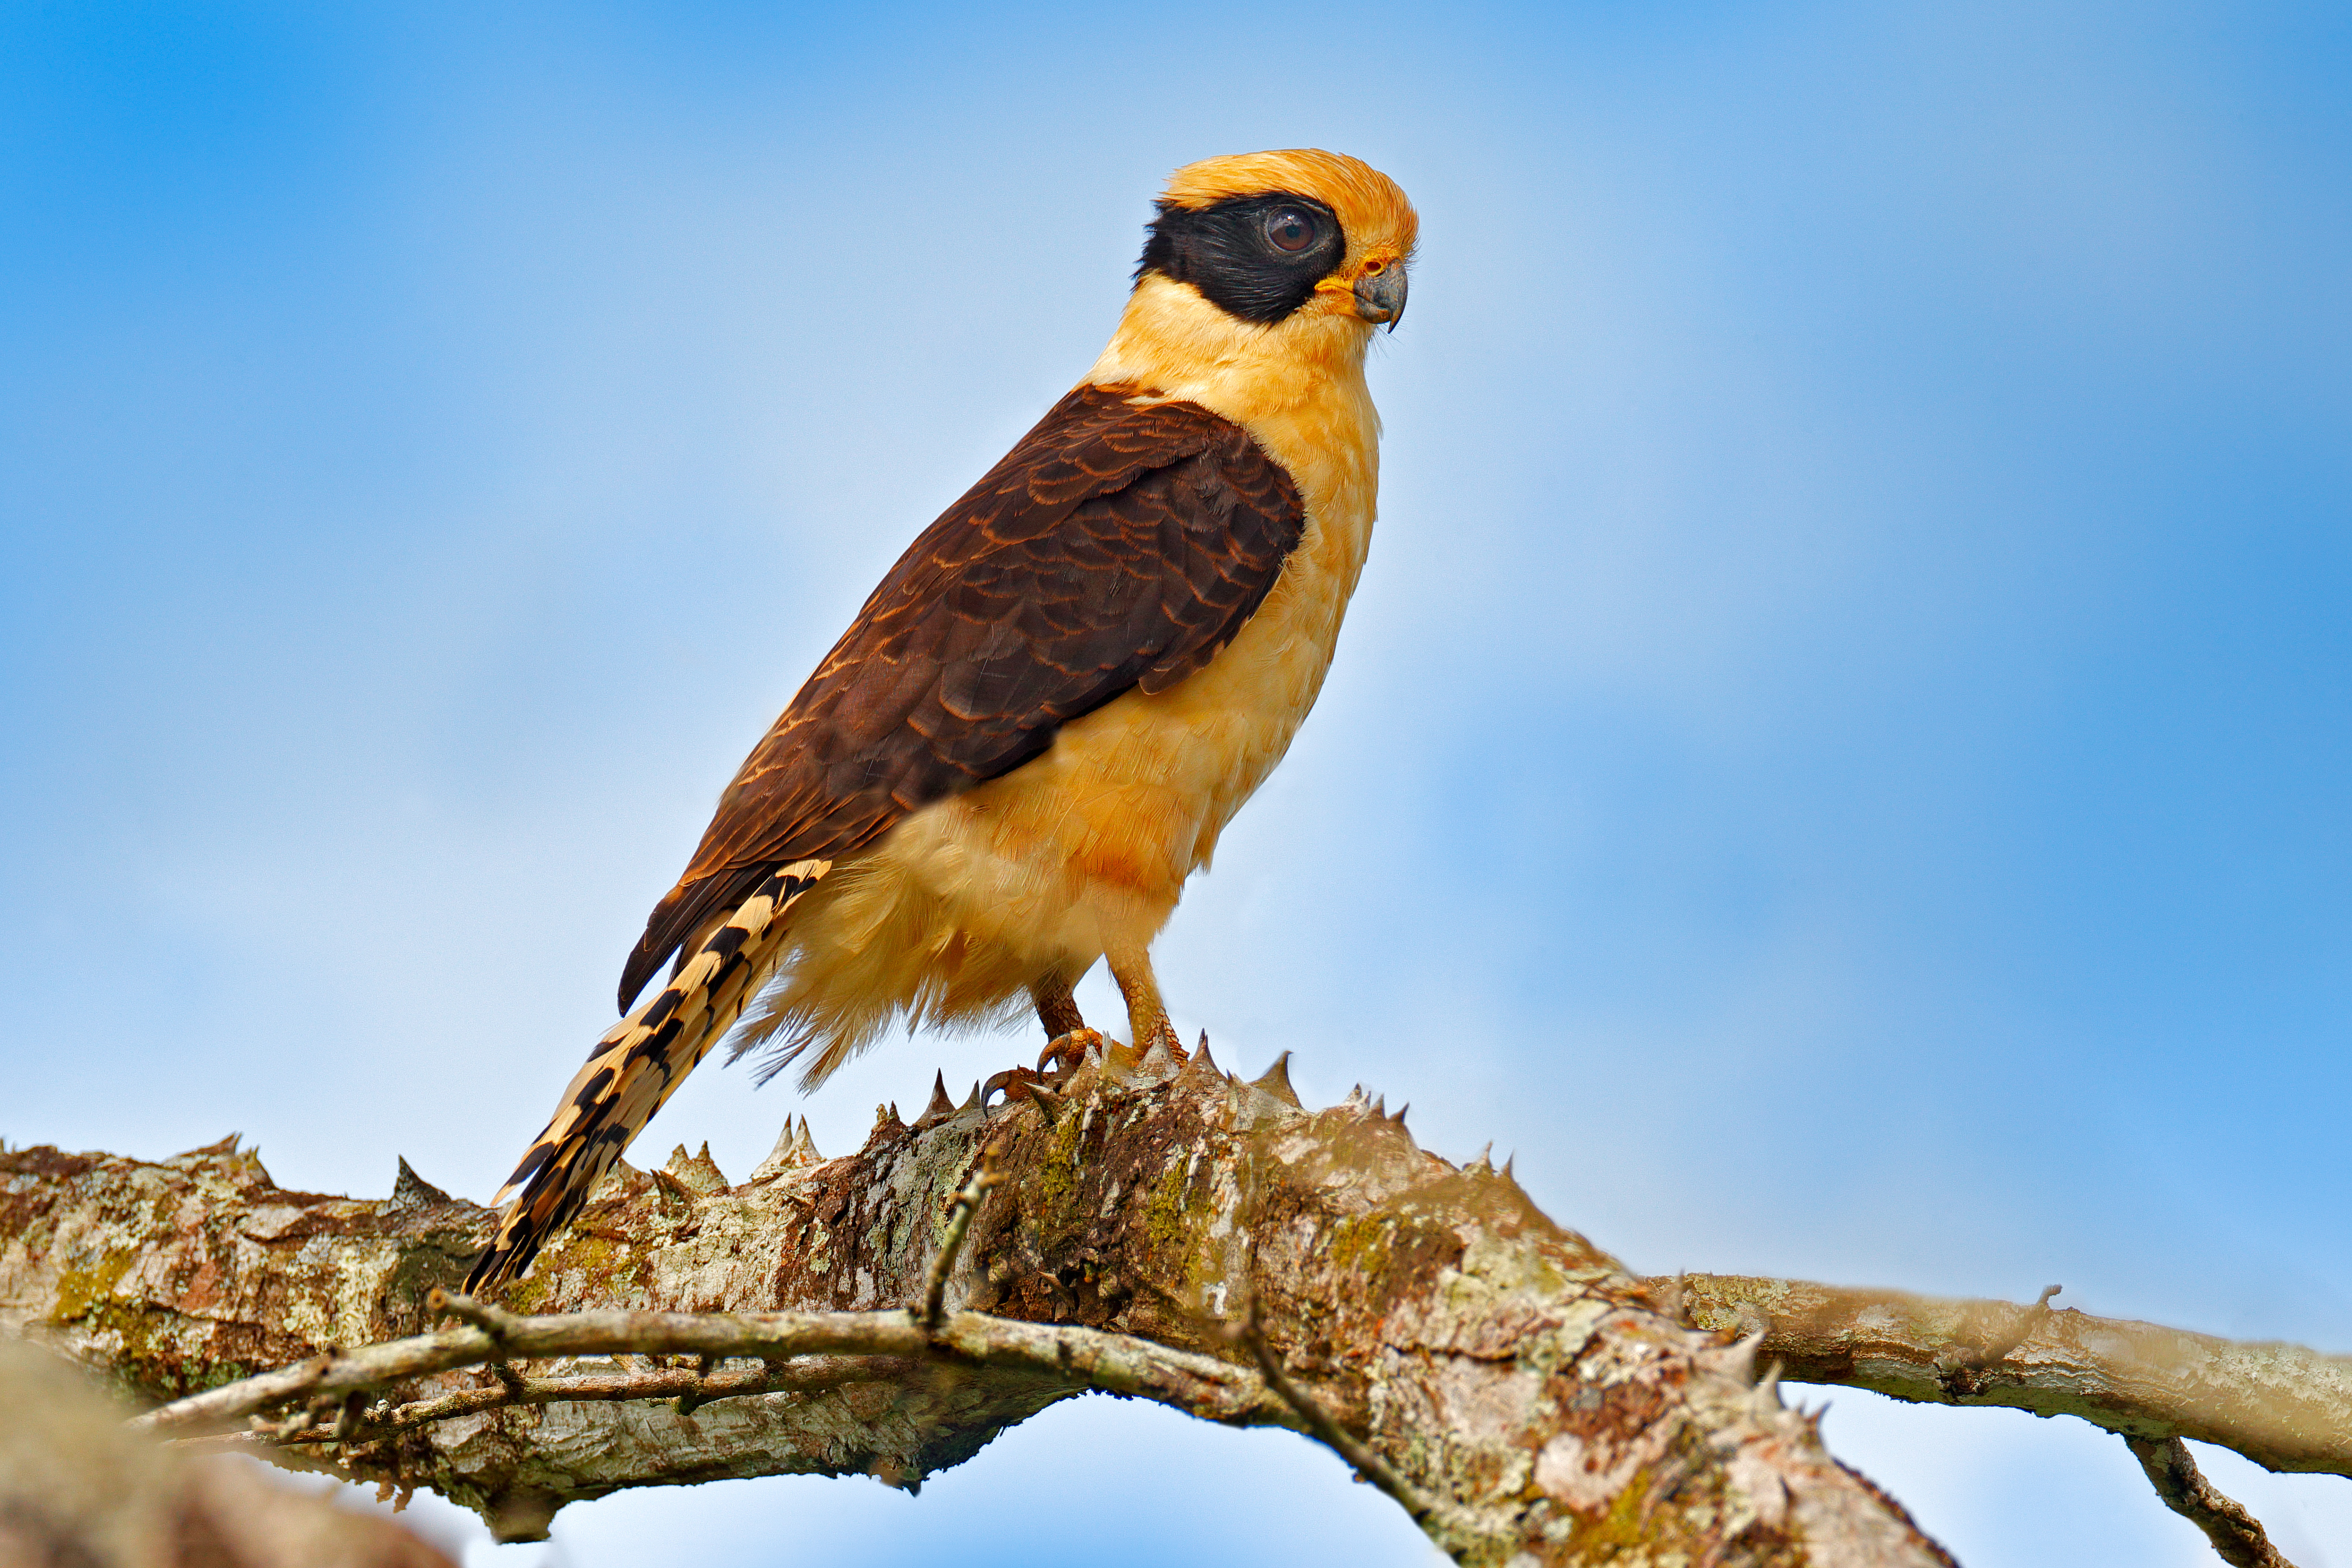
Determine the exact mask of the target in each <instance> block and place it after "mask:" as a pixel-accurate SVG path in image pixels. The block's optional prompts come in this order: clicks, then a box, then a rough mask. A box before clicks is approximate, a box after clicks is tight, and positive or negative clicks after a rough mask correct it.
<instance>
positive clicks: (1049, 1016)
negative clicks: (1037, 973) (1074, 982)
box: [1029, 975, 1087, 1040]
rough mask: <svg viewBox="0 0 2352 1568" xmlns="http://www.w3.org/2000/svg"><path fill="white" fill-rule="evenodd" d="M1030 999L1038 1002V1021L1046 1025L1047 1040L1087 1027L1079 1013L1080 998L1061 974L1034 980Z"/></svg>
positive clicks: (1085, 1021)
mask: <svg viewBox="0 0 2352 1568" xmlns="http://www.w3.org/2000/svg"><path fill="white" fill-rule="evenodd" d="M1029 999H1030V1000H1031V1001H1033V1002H1034V1003H1036V1004H1037V1021H1038V1022H1039V1023H1041V1024H1044V1025H1045V1038H1046V1039H1047V1040H1059V1039H1061V1038H1062V1037H1063V1036H1064V1035H1066V1034H1076V1032H1077V1031H1078V1030H1082V1029H1084V1028H1086V1027H1087V1020H1086V1019H1084V1018H1082V1017H1080V1016H1079V1013H1078V998H1076V997H1075V996H1073V995H1071V994H1070V982H1069V981H1067V980H1066V979H1063V978H1062V977H1060V976H1059V975H1055V976H1053V977H1049V978H1047V979H1043V980H1036V981H1033V982H1032V983H1031V985H1030V987H1029Z"/></svg>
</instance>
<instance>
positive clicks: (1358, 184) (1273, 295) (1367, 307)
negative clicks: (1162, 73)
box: [1135, 148, 1419, 336]
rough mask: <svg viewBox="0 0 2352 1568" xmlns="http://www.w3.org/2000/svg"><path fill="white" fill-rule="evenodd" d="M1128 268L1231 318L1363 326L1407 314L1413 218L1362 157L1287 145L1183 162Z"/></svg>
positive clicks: (1277, 326)
mask: <svg viewBox="0 0 2352 1568" xmlns="http://www.w3.org/2000/svg"><path fill="white" fill-rule="evenodd" d="M1159 208H1160V215H1159V216H1158V217H1157V218H1155V219H1153V220H1152V224H1151V232H1150V239H1149V240H1148V241H1147V242H1146V243H1145V245H1144V247H1143V259H1142V261H1141V262H1140V263H1139V265H1138V266H1137V267H1136V273H1135V277H1136V287H1137V289H1138V291H1139V292H1140V291H1142V290H1144V289H1145V288H1147V287H1153V286H1155V284H1156V281H1157V280H1160V279H1164V280H1166V281H1167V282H1168V283H1171V284H1174V285H1178V286H1180V287H1186V288H1189V289H1191V290H1192V291H1194V292H1195V293H1197V295H1198V296H1199V297H1200V298H1202V299H1203V300H1205V301H1207V302H1208V303H1209V304H1210V305H1213V306H1214V307H1215V308H1217V309H1219V310H1220V311H1223V313H1224V314H1225V315H1226V316H1228V317H1231V318H1233V319H1235V320H1236V321H1240V322H1246V323H1248V324H1250V325H1252V326H1255V327H1259V328H1265V329H1274V330H1276V331H1280V330H1282V329H1285V328H1291V329H1298V330H1302V331H1307V332H1322V331H1328V329H1329V326H1330V324H1331V323H1333V322H1336V321H1345V322H1347V323H1349V324H1350V325H1352V326H1356V327H1358V328H1360V333H1368V332H1370V329H1372V328H1373V327H1374V326H1376V325H1379V324H1381V323H1386V324H1387V326H1388V327H1389V329H1391V331H1393V330H1394V329H1395V328H1396V324H1397V320H1398V319H1399V318H1400V317H1402V315H1403V314H1404V299H1405V267H1406V265H1407V264H1408V263H1409V262H1410V261H1411V260H1412V245H1413V237H1414V235H1415V233H1416V231H1417V229H1418V226H1419V220H1418V219H1417V218H1416V217H1415V216H1414V215H1413V210H1412V203H1410V202H1408V201H1406V200H1405V195H1404V193H1403V192H1402V190H1400V189H1398V188H1397V183H1396V182H1395V181H1393V180H1391V179H1390V178H1389V177H1388V176H1387V175H1386V174H1383V173H1381V172H1380V171H1379V170H1377V169H1375V168H1373V167H1372V166H1371V165H1370V164H1369V163H1366V162H1362V161H1361V160H1360V159H1356V158H1349V157H1347V156H1346V155H1344V154H1342V153H1338V152H1318V151H1317V150H1315V149H1313V148H1296V149H1291V150H1289V151H1286V152H1247V153H1243V154H1240V155H1238V156H1234V157H1229V158H1208V159H1203V160H1202V162H1198V163H1188V164H1186V165H1185V166H1184V167H1183V168H1181V169H1179V170H1177V171H1176V172H1175V173H1173V174H1171V175H1170V176H1169V180H1168V189H1167V191H1166V192H1165V193H1163V194H1162V195H1161V196H1160V202H1159ZM1358 335H1359V336H1360V334H1358Z"/></svg>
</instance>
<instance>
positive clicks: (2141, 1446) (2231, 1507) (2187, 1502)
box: [2124, 1437, 2294, 1568]
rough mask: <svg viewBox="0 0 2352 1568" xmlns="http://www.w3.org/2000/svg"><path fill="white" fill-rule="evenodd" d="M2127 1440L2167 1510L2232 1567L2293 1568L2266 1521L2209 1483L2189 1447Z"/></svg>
mask: <svg viewBox="0 0 2352 1568" xmlns="http://www.w3.org/2000/svg"><path fill="white" fill-rule="evenodd" d="M2124 1441H2125V1442H2126V1443H2128V1444H2130V1445H2131V1451H2132V1457H2133V1458H2137V1460H2139V1468H2140V1469H2144V1470H2146V1471H2147V1479H2148V1480H2149V1482H2150V1483H2151V1484H2152V1485H2153V1486H2154V1487H2155V1488H2156V1495H2157V1496H2158V1497H2160V1498H2162V1499H2163V1500H2164V1506H2165V1507H2167V1508H2168V1509H2170V1510H2171V1511H2173V1512H2175V1513H2177V1514H2179V1516H2180V1517H2181V1518H2183V1519H2185V1520H2187V1521H2189V1523H2191V1524H2193V1525H2195V1526H2196V1527H2197V1528H2198V1529H2200V1530H2201V1531H2204V1532H2205V1539H2206V1540H2208V1541H2210V1542H2212V1543H2213V1550H2214V1551H2215V1552H2219V1553H2220V1554H2221V1561H2222V1562H2224V1563H2229V1564H2230V1568H2294V1563H2290V1562H2288V1561H2287V1560H2286V1558H2285V1557H2284V1556H2283V1555H2281V1554H2280V1552H2279V1549H2278V1548H2277V1547H2275V1546H2273V1545H2272V1544H2271V1538H2270V1536H2269V1535H2268V1534H2267V1533H2266V1532H2264V1531H2263V1521H2261V1520H2259V1519H2256V1518H2255V1517H2254V1516H2253V1515H2252V1514H2251V1513H2248V1512H2247V1511H2246V1510H2245V1507H2244V1505H2243V1504H2242V1503H2239V1502H2238V1501H2237V1500H2234V1499H2231V1498H2228V1497H2224V1496H2223V1495H2222V1494H2221V1491H2220V1490H2217V1489H2216V1488H2215V1487H2214V1485H2213V1483H2212V1482H2211V1481H2209V1480H2207V1479H2205V1474H2204V1472H2203V1471H2201V1470H2200V1469H2198V1468H2197V1461H2196V1459H2195V1458H2191V1457H2190V1455H2189V1445H2188V1444H2186V1443H2184V1442H2182V1441H2181V1440H2180V1439H2179V1438H2178V1437H2163V1438H2156V1437H2126V1438H2125V1439H2124Z"/></svg>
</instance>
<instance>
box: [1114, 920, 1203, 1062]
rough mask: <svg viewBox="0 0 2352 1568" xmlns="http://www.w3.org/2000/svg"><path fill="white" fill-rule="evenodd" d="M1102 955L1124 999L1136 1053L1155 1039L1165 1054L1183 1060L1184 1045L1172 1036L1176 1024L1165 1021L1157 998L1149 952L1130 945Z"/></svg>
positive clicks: (1160, 1003) (1145, 1049)
mask: <svg viewBox="0 0 2352 1568" xmlns="http://www.w3.org/2000/svg"><path fill="white" fill-rule="evenodd" d="M1104 956H1105V957H1106V958H1108V960H1109V963H1110V977H1111V978H1112V979H1114V980H1116V981H1118V994H1119V995H1120V996H1122V997H1125V998H1127V1027H1128V1030H1129V1041H1130V1043H1132V1044H1133V1045H1134V1047H1135V1050H1136V1051H1137V1053H1138V1054H1142V1053H1145V1052H1148V1051H1150V1049H1151V1047H1152V1044H1153V1042H1154V1041H1157V1042H1158V1043H1160V1044H1161V1045H1164V1046H1166V1047H1167V1048H1168V1054H1169V1055H1171V1056H1172V1057H1174V1058H1175V1059H1176V1060H1177V1061H1183V1060H1184V1047H1183V1045H1182V1043H1181V1042H1180V1041H1179V1040H1177V1038H1176V1026H1175V1025H1174V1024H1172V1023H1170V1022H1169V1021H1168V1009H1167V1007H1166V1005H1165V1004H1163V1003H1162V1002H1161V1001H1160V982H1159V981H1158V980H1157V979H1155V978H1153V977H1152V974H1151V955H1150V953H1148V952H1146V951H1145V950H1144V949H1143V948H1141V947H1131V948H1123V949H1118V950H1115V951H1113V952H1110V953H1108V954H1106V955H1104Z"/></svg>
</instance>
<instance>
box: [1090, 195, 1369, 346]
mask: <svg viewBox="0 0 2352 1568" xmlns="http://www.w3.org/2000/svg"><path fill="white" fill-rule="evenodd" d="M1285 207H1292V208H1296V209H1297V210H1298V211H1299V212H1302V213H1305V214H1307V215H1308V217H1309V218H1311V219H1312V220H1313V222H1314V224H1315V227H1316V230H1317V233H1316V235H1315V238H1314V240H1313V242H1312V243H1310V244H1309V245H1308V246H1307V247H1306V248H1305V249H1304V250H1298V251H1286V250H1282V249H1280V248H1278V247H1277V246H1276V245H1275V244H1274V242H1273V241H1271V240H1269V239H1267V238H1266V236H1265V221H1266V219H1267V217H1268V216H1270V215H1271V214H1274V213H1276V212H1279V211H1281V210H1282V209H1283V208H1285ZM1347 253H1348V236H1347V235H1344V234H1342V233H1340V232H1339V216H1338V214H1335V213H1333V212H1332V211H1331V209H1330V208H1329V207H1328V206H1325V205H1324V204H1322V203H1321V202H1318V201H1317V200H1316V199H1315V198H1314V197H1312V196H1296V195H1292V194H1291V193H1288V192H1286V191H1276V192H1273V193H1269V194H1267V195H1263V196H1231V197H1228V198H1226V199H1225V200H1224V201H1222V202H1219V203H1217V204H1215V205H1214V206H1208V207H1202V208H1200V209H1199V210H1198V211H1193V212H1188V211H1186V210H1185V209H1184V208H1182V207H1178V206H1173V205H1171V204H1169V203H1166V202H1162V203H1160V215H1159V216H1158V217H1157V218H1155V219H1153V220H1152V222H1151V237H1150V239H1148V240H1146V241H1144V243H1143V259H1142V260H1141V261H1140V262H1139V263H1138V264H1137V265H1136V268H1135V276H1136V277H1139V278H1140V277H1142V276H1143V275H1144V274H1145V273H1147V272H1157V273H1160V274H1163V275H1165V276H1166V277H1171V278H1173V279H1174V280H1175V281H1177V282H1178V283H1189V284H1191V285H1192V287H1195V288H1197V289H1199V290H1200V291H1201V292H1202V295H1203V296H1205V297H1206V298H1208V299H1209V301H1210V302H1211V303H1212V304H1214V305H1216V306H1218V307H1219V308H1222V309H1223V310H1225V311H1227V312H1229V313H1230V314H1232V315H1234V316H1238V317H1240V318H1241V319H1243V320H1244V321H1256V322H1259V323H1261V324H1263V325H1265V326H1272V325H1273V324H1274V323H1275V322H1276V321H1279V320H1281V319H1283V318H1284V317H1286V316H1287V315H1289V314H1290V313H1291V312H1292V311H1294V310H1296V309H1297V308H1299V307H1300V306H1301V305H1304V304H1306V303H1307V300H1308V299H1310V298H1313V297H1314V294H1315V285H1316V284H1317V283H1318V282H1320V281H1321V280H1322V279H1323V278H1324V277H1328V275H1329V274H1330V271H1331V269H1332V268H1333V267H1337V266H1339V262H1340V259H1341V258H1342V257H1344V256H1346V255H1347Z"/></svg>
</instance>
